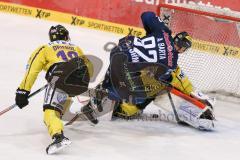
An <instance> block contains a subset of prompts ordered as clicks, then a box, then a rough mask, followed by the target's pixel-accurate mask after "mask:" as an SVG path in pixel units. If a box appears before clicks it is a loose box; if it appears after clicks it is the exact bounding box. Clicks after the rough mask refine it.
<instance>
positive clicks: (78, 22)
mask: <svg viewBox="0 0 240 160" xmlns="http://www.w3.org/2000/svg"><path fill="white" fill-rule="evenodd" d="M84 23H85V21H84V20H82V19H79V18H77V17H72V22H71V25H74V26H76V25H83V24H84Z"/></svg>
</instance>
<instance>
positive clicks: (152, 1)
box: [135, 0, 160, 5]
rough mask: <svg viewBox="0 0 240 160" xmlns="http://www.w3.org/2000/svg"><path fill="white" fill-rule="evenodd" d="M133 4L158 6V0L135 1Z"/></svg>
mask: <svg viewBox="0 0 240 160" xmlns="http://www.w3.org/2000/svg"><path fill="white" fill-rule="evenodd" d="M135 2H138V3H146V4H151V5H159V3H160V0H135Z"/></svg>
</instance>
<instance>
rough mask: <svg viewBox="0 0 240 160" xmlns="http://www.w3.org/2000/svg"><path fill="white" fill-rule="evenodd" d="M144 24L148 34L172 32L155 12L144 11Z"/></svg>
mask: <svg viewBox="0 0 240 160" xmlns="http://www.w3.org/2000/svg"><path fill="white" fill-rule="evenodd" d="M141 19H142V24H143V27H144V29H145V31H146V33H147V34H151V33H154V32H159V31H162V30H163V31H165V32H168V33H171V30H170V29H169V28H168V27H167V26H166V25H165V23H164V22H163V21H162V20H161V19H160V17H158V16H157V15H156V14H155V13H154V12H149V11H148V12H143V13H142V15H141Z"/></svg>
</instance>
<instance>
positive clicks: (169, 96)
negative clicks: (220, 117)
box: [168, 91, 180, 123]
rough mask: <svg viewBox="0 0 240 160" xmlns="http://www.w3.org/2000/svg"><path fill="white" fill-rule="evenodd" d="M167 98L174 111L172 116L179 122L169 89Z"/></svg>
mask: <svg viewBox="0 0 240 160" xmlns="http://www.w3.org/2000/svg"><path fill="white" fill-rule="evenodd" d="M168 98H169V100H170V103H171V106H172V109H173V113H174V116H175V118H176V121H177V123H179V122H180V119H179V116H178V113H177V110H176V107H175V105H174V102H173V99H172V96H171V93H170V91H168Z"/></svg>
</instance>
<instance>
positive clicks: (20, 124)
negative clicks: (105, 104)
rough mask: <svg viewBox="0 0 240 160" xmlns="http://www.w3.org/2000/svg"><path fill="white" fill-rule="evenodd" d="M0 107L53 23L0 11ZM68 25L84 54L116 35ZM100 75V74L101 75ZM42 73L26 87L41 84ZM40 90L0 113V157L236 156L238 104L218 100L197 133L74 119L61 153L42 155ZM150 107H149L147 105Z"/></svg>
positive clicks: (179, 159) (217, 159)
mask: <svg viewBox="0 0 240 160" xmlns="http://www.w3.org/2000/svg"><path fill="white" fill-rule="evenodd" d="M0 21H1V25H0V39H1V40H0V73H1V80H0V89H1V91H0V100H1V101H0V110H3V109H5V108H6V107H8V106H9V105H11V104H13V103H14V98H15V90H16V88H17V86H18V85H19V83H20V81H21V79H22V77H23V74H24V68H25V64H26V62H27V59H28V57H29V55H30V54H31V52H32V51H33V50H34V49H36V47H38V46H39V45H40V44H44V43H47V42H48V35H47V34H48V29H49V28H50V26H51V25H53V24H56V23H53V22H47V21H42V20H36V19H32V18H26V17H21V16H16V15H8V14H3V13H0ZM65 26H66V27H67V28H69V31H70V35H71V38H72V42H75V43H76V44H78V45H80V46H81V47H82V48H83V50H84V52H85V53H87V54H94V55H98V56H99V57H100V58H101V59H105V66H107V64H108V61H107V58H108V53H106V52H105V51H104V50H103V49H102V48H103V45H104V44H105V43H106V42H108V41H117V39H118V38H119V37H118V36H115V35H113V34H110V33H103V32H98V31H94V30H88V29H82V28H78V27H73V26H69V25H65ZM104 69H105V68H103V72H102V73H101V75H100V79H101V78H102V77H101V76H102V75H103V73H104ZM44 83H45V81H44V73H42V74H41V75H40V76H39V79H38V80H37V81H36V83H35V85H34V87H33V89H32V91H34V90H35V89H37V88H40V87H41V86H42V85H44ZM42 101H43V93H41V94H38V95H37V96H35V97H34V98H32V99H31V100H30V104H29V105H28V106H27V107H26V108H25V109H23V110H20V109H18V108H15V109H13V110H11V111H9V112H8V113H6V114H4V115H2V116H1V117H0V160H15V159H16V160H32V159H37V160H112V159H114V160H153V159H154V160H155V159H156V160H161V159H163V160H186V159H191V160H209V159H210V160H226V159H229V160H238V159H239V156H240V152H239V146H240V124H239V123H240V106H239V104H236V103H231V102H224V101H218V102H217V104H216V109H215V111H216V117H217V120H218V122H217V127H216V130H215V131H213V132H202V131H198V130H196V129H192V128H189V127H182V126H178V125H176V124H174V123H167V122H142V121H138V122H136V121H133V122H116V121H115V122H109V121H104V122H102V123H100V124H99V125H97V126H95V127H93V126H90V125H88V123H76V124H74V125H73V126H70V127H66V128H65V135H66V136H67V137H69V138H70V139H71V140H72V141H73V143H72V145H71V147H69V148H67V149H66V150H65V151H63V152H62V153H59V154H57V155H53V156H48V155H46V154H45V148H46V146H47V145H48V144H49V143H50V142H51V139H50V137H49V135H48V133H47V129H46V128H45V126H44V123H43V112H42ZM149 107H151V106H149Z"/></svg>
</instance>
